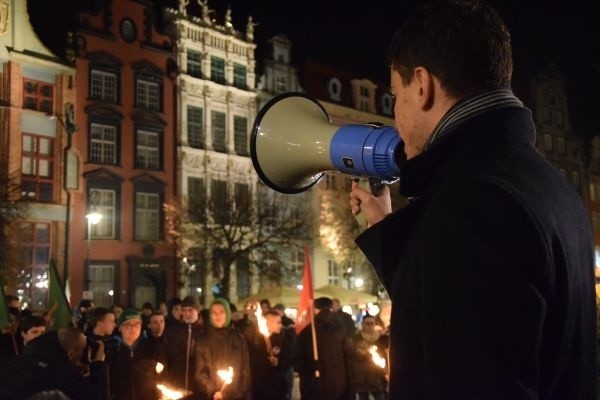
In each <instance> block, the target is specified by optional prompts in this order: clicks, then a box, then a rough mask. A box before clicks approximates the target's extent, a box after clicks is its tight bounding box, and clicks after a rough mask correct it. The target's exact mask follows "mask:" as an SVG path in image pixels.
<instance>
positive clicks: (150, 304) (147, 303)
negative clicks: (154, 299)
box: [142, 301, 154, 310]
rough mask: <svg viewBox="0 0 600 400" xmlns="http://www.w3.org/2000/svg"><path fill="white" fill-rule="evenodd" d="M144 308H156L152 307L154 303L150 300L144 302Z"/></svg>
mask: <svg viewBox="0 0 600 400" xmlns="http://www.w3.org/2000/svg"><path fill="white" fill-rule="evenodd" d="M142 308H143V309H146V310H153V309H154V308H153V307H152V303H150V302H148V301H147V302H145V303H144V304H142Z"/></svg>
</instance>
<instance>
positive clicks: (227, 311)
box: [208, 297, 231, 328]
mask: <svg viewBox="0 0 600 400" xmlns="http://www.w3.org/2000/svg"><path fill="white" fill-rule="evenodd" d="M215 304H222V305H223V307H224V308H225V315H226V316H227V319H226V320H225V325H224V326H223V327H224V328H225V327H228V326H229V324H230V323H231V307H230V306H229V302H228V301H227V300H225V299H224V298H222V297H217V298H216V299H214V300H213V302H212V303H210V307H209V308H208V313H209V314H208V319H209V321H210V326H212V327H213V328H216V327H215V324H214V323H213V320H212V315H211V314H210V311H211V309H212V306H213V305H215Z"/></svg>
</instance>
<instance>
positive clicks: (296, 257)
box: [290, 251, 304, 277]
mask: <svg viewBox="0 0 600 400" xmlns="http://www.w3.org/2000/svg"><path fill="white" fill-rule="evenodd" d="M290 266H291V270H292V271H294V274H295V275H296V277H301V276H302V274H303V273H304V252H302V251H293V252H292V254H291V256H290Z"/></svg>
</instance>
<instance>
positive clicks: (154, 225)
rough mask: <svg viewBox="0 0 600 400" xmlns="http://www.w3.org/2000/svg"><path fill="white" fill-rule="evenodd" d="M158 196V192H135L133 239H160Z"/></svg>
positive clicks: (159, 202)
mask: <svg viewBox="0 0 600 400" xmlns="http://www.w3.org/2000/svg"><path fill="white" fill-rule="evenodd" d="M160 204H161V201H160V196H159V194H158V193H144V192H136V194H135V240H159V239H160V222H159V218H160Z"/></svg>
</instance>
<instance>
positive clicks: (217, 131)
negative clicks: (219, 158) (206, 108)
mask: <svg viewBox="0 0 600 400" xmlns="http://www.w3.org/2000/svg"><path fill="white" fill-rule="evenodd" d="M211 121H212V148H213V150H214V151H218V152H221V153H226V152H227V137H226V136H227V135H226V131H225V113H222V112H219V111H212V112H211Z"/></svg>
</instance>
